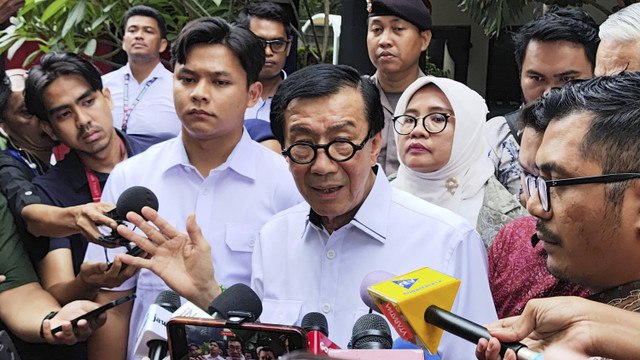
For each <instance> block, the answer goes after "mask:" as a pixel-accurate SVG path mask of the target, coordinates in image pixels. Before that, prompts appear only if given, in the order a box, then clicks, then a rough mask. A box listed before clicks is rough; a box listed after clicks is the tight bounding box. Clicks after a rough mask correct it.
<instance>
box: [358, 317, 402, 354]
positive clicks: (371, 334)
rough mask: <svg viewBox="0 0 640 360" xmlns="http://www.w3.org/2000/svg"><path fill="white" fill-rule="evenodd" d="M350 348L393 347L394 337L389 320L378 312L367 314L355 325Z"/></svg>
mask: <svg viewBox="0 0 640 360" xmlns="http://www.w3.org/2000/svg"><path fill="white" fill-rule="evenodd" d="M351 334H352V335H351V340H350V341H349V346H348V347H349V349H391V347H392V346H393V339H392V338H391V329H390V328H389V324H387V321H386V320H385V319H384V318H383V317H382V316H380V315H378V314H365V315H363V316H362V317H360V318H359V319H358V320H357V321H356V323H355V324H354V325H353V331H352V333H351Z"/></svg>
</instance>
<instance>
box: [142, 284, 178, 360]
mask: <svg viewBox="0 0 640 360" xmlns="http://www.w3.org/2000/svg"><path fill="white" fill-rule="evenodd" d="M178 307H180V296H178V294H177V293H175V292H174V291H171V290H165V291H162V292H160V294H158V297H157V298H156V302H155V303H154V304H152V305H151V306H149V311H147V314H146V315H145V317H144V319H143V320H142V326H141V327H140V330H139V331H138V336H137V340H136V347H135V349H136V350H135V355H136V356H137V357H142V356H149V358H150V359H151V360H158V359H163V358H164V357H165V356H166V355H167V321H169V319H170V318H171V313H172V312H174V311H176V310H177V309H178Z"/></svg>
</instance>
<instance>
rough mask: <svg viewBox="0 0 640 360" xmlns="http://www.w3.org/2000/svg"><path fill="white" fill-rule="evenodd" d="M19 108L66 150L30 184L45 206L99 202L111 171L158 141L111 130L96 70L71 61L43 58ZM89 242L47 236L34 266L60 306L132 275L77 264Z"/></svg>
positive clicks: (102, 264) (107, 103)
mask: <svg viewBox="0 0 640 360" xmlns="http://www.w3.org/2000/svg"><path fill="white" fill-rule="evenodd" d="M25 104H26V107H27V110H28V111H29V112H30V113H32V114H34V115H35V116H36V117H38V118H39V119H41V120H42V123H41V126H42V129H43V130H44V131H45V132H46V133H47V134H48V135H49V136H50V137H51V138H52V139H55V140H58V141H60V142H61V143H63V144H65V145H66V146H68V147H69V148H70V149H71V151H70V152H69V153H68V154H67V155H66V156H65V158H64V159H63V160H62V161H60V162H58V163H57V164H56V165H55V166H54V167H52V168H51V169H50V170H49V171H48V172H47V173H45V174H44V175H41V176H38V177H36V178H35V179H34V181H33V183H34V185H35V188H36V193H37V194H38V195H39V197H40V198H41V200H42V201H43V203H44V204H47V205H54V206H58V207H69V206H75V205H80V204H86V203H91V202H95V203H97V202H100V198H101V194H102V188H103V187H104V184H105V182H106V180H107V177H108V176H109V173H110V172H111V170H112V169H113V167H114V166H115V165H116V164H117V163H119V162H121V161H123V160H124V159H126V158H128V157H131V156H133V155H135V154H138V153H140V152H142V151H144V150H145V149H146V148H147V147H148V146H149V145H150V143H154V142H157V141H158V140H159V139H156V138H153V137H149V136H147V137H145V138H144V139H143V138H138V137H135V138H134V137H130V136H127V135H126V134H124V133H122V132H120V131H119V130H116V129H115V128H114V127H113V121H112V118H111V98H110V93H109V90H108V89H107V88H104V87H103V86H102V81H101V79H100V74H99V73H98V71H97V70H96V68H95V67H94V66H93V65H92V64H90V63H89V62H87V61H86V60H84V59H82V58H80V57H79V56H77V55H75V54H71V53H51V54H48V55H46V56H44V57H43V58H42V60H41V62H40V65H38V66H35V67H34V68H32V69H31V70H30V71H29V76H28V77H27V80H26V84H25ZM87 243H88V241H87V238H86V237H84V236H83V235H82V234H75V235H71V236H64V237H52V238H51V239H50V242H49V251H48V253H47V254H46V256H45V257H44V259H43V260H42V261H41V262H40V264H39V265H38V270H39V273H40V276H41V282H42V285H43V287H44V288H45V289H47V290H48V291H49V292H51V293H52V295H53V296H54V297H55V298H56V299H57V300H58V301H59V302H60V303H62V304H66V303H68V302H69V301H72V300H75V299H93V298H94V297H95V295H96V294H97V292H98V289H99V288H100V286H104V285H110V286H114V285H116V284H120V283H121V282H122V281H124V279H126V278H128V277H129V276H131V275H132V274H133V273H134V272H135V268H134V267H129V268H127V269H126V270H122V271H120V270H121V267H120V263H119V262H118V261H116V262H115V263H114V266H112V267H111V268H110V269H108V268H107V264H106V263H105V262H104V260H103V261H100V262H99V263H98V262H96V263H91V264H82V261H83V259H84V253H85V251H86V248H87ZM103 259H104V258H103ZM81 264H82V266H81ZM76 275H78V276H76Z"/></svg>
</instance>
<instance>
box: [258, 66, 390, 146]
mask: <svg viewBox="0 0 640 360" xmlns="http://www.w3.org/2000/svg"><path fill="white" fill-rule="evenodd" d="M344 88H353V89H357V90H359V91H360V94H361V95H362V99H363V101H364V112H365V114H364V116H365V118H366V119H367V122H368V123H369V133H368V136H369V137H373V136H374V135H376V134H377V133H379V132H380V131H381V130H382V128H383V127H384V114H383V112H382V105H381V104H380V93H379V91H378V88H377V87H376V86H375V84H374V83H373V82H372V81H371V80H370V79H367V78H363V77H362V76H360V73H359V72H358V70H356V69H354V68H352V67H350V66H347V65H331V64H318V65H313V66H308V67H306V68H303V69H301V70H298V71H296V72H294V73H293V74H292V75H291V76H289V77H288V78H286V79H285V80H284V81H283V82H282V83H281V84H280V86H279V87H278V90H277V91H276V93H275V95H274V96H273V99H272V100H271V114H270V117H271V131H272V132H273V135H274V136H275V138H276V139H277V140H278V141H279V142H280V144H282V145H283V146H284V124H285V119H284V111H285V109H286V108H287V106H288V105H289V103H290V102H291V101H293V100H294V99H310V98H321V97H324V96H329V95H335V94H337V93H338V92H340V91H341V90H342V89H344Z"/></svg>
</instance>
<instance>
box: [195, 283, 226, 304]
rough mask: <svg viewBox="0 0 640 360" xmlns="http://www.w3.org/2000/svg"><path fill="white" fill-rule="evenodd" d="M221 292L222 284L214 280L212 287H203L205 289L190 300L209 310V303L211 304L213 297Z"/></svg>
mask: <svg viewBox="0 0 640 360" xmlns="http://www.w3.org/2000/svg"><path fill="white" fill-rule="evenodd" d="M221 293H222V289H220V285H218V283H217V282H215V281H214V282H213V284H212V286H211V287H207V288H206V289H203V291H199V292H197V293H196V294H195V296H194V297H193V298H191V299H188V300H189V301H191V302H192V303H194V304H195V305H196V306H198V307H199V308H201V309H203V310H204V311H208V310H209V304H211V302H212V301H213V299H215V298H216V297H218V295H220V294H221Z"/></svg>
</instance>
